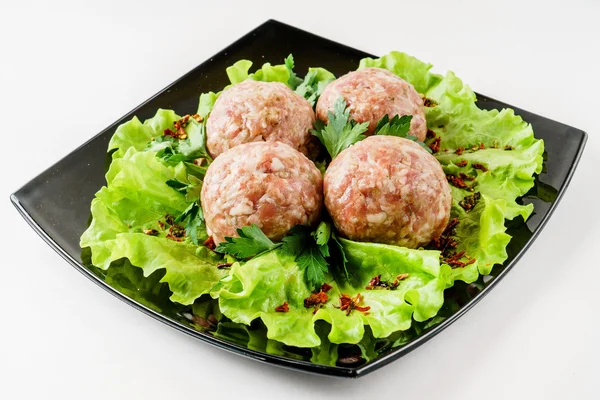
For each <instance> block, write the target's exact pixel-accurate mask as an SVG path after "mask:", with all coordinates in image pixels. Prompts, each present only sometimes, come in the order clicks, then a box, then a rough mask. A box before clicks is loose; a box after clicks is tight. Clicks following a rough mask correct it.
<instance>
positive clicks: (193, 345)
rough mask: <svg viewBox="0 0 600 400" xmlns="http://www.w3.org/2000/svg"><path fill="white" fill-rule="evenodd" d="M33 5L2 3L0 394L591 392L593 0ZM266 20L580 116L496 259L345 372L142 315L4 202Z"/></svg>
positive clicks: (596, 244) (596, 242)
mask: <svg viewBox="0 0 600 400" xmlns="http://www.w3.org/2000/svg"><path fill="white" fill-rule="evenodd" d="M11 3H13V4H16V3H24V2H11ZM49 3H52V5H51V6H45V5H43V4H42V2H39V4H31V5H26V4H21V5H19V6H15V5H12V6H10V7H19V8H7V5H6V4H5V2H3V4H2V5H1V6H0V15H2V17H3V18H2V24H0V37H1V38H2V39H1V40H0V55H1V58H2V61H0V72H1V73H0V88H1V89H0V102H1V104H0V106H1V107H0V110H1V111H0V113H1V114H2V120H3V122H4V130H3V135H2V136H3V141H2V143H3V145H4V149H3V151H2V157H1V161H0V162H1V163H2V167H1V169H0V171H2V172H1V174H2V185H1V191H2V192H1V194H0V199H2V201H1V202H0V207H2V214H1V215H2V220H3V224H2V225H3V229H2V240H1V241H0V243H2V244H1V248H2V255H3V256H2V259H1V262H0V266H1V279H2V288H1V289H0V304H2V314H1V320H0V321H1V322H0V326H1V328H0V398H2V399H17V398H60V399H96V398H115V399H116V398H146V399H153V398H163V399H164V398H172V399H178V398H192V397H193V398H208V396H209V395H210V396H211V398H233V397H234V396H235V397H236V398H240V399H252V398H265V399H268V398H276V399H280V398H311V399H317V398H325V396H327V398H328V399H338V398H339V399H348V398H355V397H356V398H373V397H374V396H375V397H376V398H384V395H388V396H390V397H389V398H406V399H410V398H443V399H445V400H451V399H481V398H486V399H488V400H489V399H505V398H512V399H520V398H528V399H565V398H572V399H597V398H600V395H599V393H598V390H599V389H598V386H597V379H598V376H599V375H600V368H599V364H598V358H599V357H600V344H599V343H600V341H599V340H598V337H599V335H600V334H599V331H600V325H599V322H598V320H599V313H598V306H597V301H598V295H597V293H599V292H600V286H599V285H600V283H599V280H598V278H597V276H598V274H597V269H598V256H597V252H598V249H599V248H600V224H599V222H600V221H599V219H600V217H599V213H598V198H599V197H600V189H599V186H600V185H599V180H598V174H597V160H598V157H599V151H600V143H599V142H600V141H599V140H598V133H599V129H598V122H597V121H598V117H597V115H598V113H599V110H600V108H599V107H600V103H599V101H598V93H600V85H599V83H598V82H599V80H598V77H597V75H598V70H599V69H600V63H599V59H598V44H597V40H598V39H599V38H600V30H599V28H598V26H599V24H598V21H597V17H598V16H599V15H600V7H599V3H598V2H597V1H595V0H588V1H576V0H571V1H569V2H562V3H566V4H568V7H565V8H557V7H554V6H551V5H549V3H551V2H547V1H546V2H540V4H535V5H534V4H531V5H529V4H528V2H526V1H517V2H514V3H512V4H509V3H510V2H502V1H496V2H490V3H489V4H490V5H484V4H485V3H487V2H485V3H484V2H481V1H471V2H469V3H468V4H467V2H464V3H465V4H464V6H461V7H458V6H450V5H449V3H451V2H447V1H434V0H429V1H426V2H419V1H416V2H412V3H413V4H412V5H400V2H397V4H398V5H396V6H393V7H391V6H383V5H382V6H380V7H376V6H375V3H376V2H375V1H368V2H364V3H363V4H368V5H369V6H372V9H371V10H369V11H365V12H363V11H361V12H360V13H357V12H356V10H357V9H359V8H357V7H354V6H352V5H351V4H350V3H349V2H347V1H346V2H340V3H339V4H340V5H333V4H331V5H330V4H325V2H324V1H319V2H314V4H312V5H311V4H309V3H308V2H301V3H295V4H296V5H297V9H295V10H293V11H292V10H289V9H288V8H287V7H288V6H287V5H285V4H286V2H283V1H281V0H279V1H276V2H271V3H270V4H266V3H265V4H259V3H262V2H260V1H251V2H243V4H246V5H245V6H242V5H239V6H237V7H233V6H232V4H233V3H232V2H230V1H218V2H210V4H203V5H200V4H201V3H205V2H200V1H196V2H192V1H189V2H187V3H182V4H177V2H175V1H169V2H159V1H153V2H151V3H150V2H133V1H131V2H129V1H123V0H121V1H104V2H97V4H96V5H95V6H82V5H79V3H83V2H73V4H67V3H66V2H64V1H57V2H49ZM332 3H333V2H332ZM142 4H144V5H142ZM421 4H422V6H421ZM230 10H231V11H230ZM434 10H435V11H434ZM268 18H276V19H279V20H281V21H284V22H287V23H290V24H292V25H296V26H298V27H301V28H303V29H306V30H309V31H313V32H315V33H317V34H320V35H323V36H325V37H329V38H331V39H334V40H337V41H339V42H342V43H345V44H348V45H350V46H354V47H357V48H359V49H364V50H366V51H369V52H372V53H374V54H383V53H386V52H387V51H389V50H392V49H401V50H404V51H406V52H408V53H411V54H414V55H415V56H417V57H419V58H421V59H424V60H428V61H430V62H432V63H433V64H434V65H435V66H436V68H437V70H438V71H445V70H446V69H449V68H451V69H453V70H454V71H455V72H456V73H457V74H458V76H460V77H462V78H463V79H464V80H465V81H466V82H468V83H469V84H470V85H471V86H472V87H473V88H474V89H475V90H477V91H479V92H481V93H485V94H488V95H491V96H494V97H496V98H499V99H502V100H505V101H508V102H510V103H513V104H516V105H519V106H521V107H523V108H525V109H528V110H531V111H534V112H537V113H539V114H542V115H545V116H548V117H551V118H553V119H556V120H559V121H562V122H564V123H567V124H570V125H574V126H576V127H579V128H581V129H583V130H586V131H587V132H588V133H589V134H590V137H589V141H588V145H587V148H586V151H585V153H584V156H583V159H582V160H581V164H580V166H579V169H578V171H577V173H576V174H575V176H574V178H573V181H572V183H571V186H570V188H569V190H568V191H567V193H566V195H565V197H564V199H563V200H562V203H561V204H560V206H559V207H558V209H557V211H556V213H555V214H554V216H553V217H552V218H551V220H550V222H549V223H548V225H547V227H546V229H545V230H544V231H543V233H542V234H541V235H540V237H539V238H538V240H537V241H536V242H535V244H534V245H533V246H532V247H531V249H530V250H529V251H528V252H527V254H526V255H525V256H524V257H523V259H522V260H521V261H520V262H519V263H518V265H517V267H516V268H515V269H514V270H513V272H511V273H510V274H508V276H507V277H506V279H505V280H504V281H503V282H502V283H501V284H500V285H499V286H498V287H497V288H496V289H495V290H494V291H492V293H491V294H490V295H488V296H487V297H486V298H485V299H484V300H483V301H482V302H481V303H480V304H478V305H477V306H476V307H475V308H474V309H473V310H471V311H469V312H468V313H467V314H466V315H465V316H464V317H463V318H461V319H460V320H459V321H458V322H456V323H455V324H454V325H452V326H451V327H450V328H449V329H447V330H446V331H445V332H443V333H442V334H440V335H439V336H437V337H436V338H435V339H433V340H432V341H431V342H429V343H427V344H426V345H425V346H423V347H421V348H420V349H418V350H417V351H415V352H413V353H411V354H409V355H408V356H406V357H404V358H402V359H401V360H398V361H396V362H394V363H393V364H391V365H389V366H387V367H385V368H383V369H381V370H379V371H377V372H375V373H373V374H371V375H369V376H368V377H365V378H363V379H359V380H355V381H349V380H339V379H329V378H321V377H314V376H309V375H306V374H300V373H295V372H290V371H285V370H282V369H279V368H274V367H268V366H264V365H262V364H259V363H256V362H254V361H249V360H246V359H243V358H241V357H238V356H234V355H230V354H229V353H225V352H223V351H220V350H217V349H215V348H213V347H211V346H208V345H205V344H203V343H201V342H199V341H197V340H195V339H192V338H190V337H188V336H186V335H184V334H181V333H179V332H177V331H175V330H173V329H171V328H169V327H167V326H165V325H163V324H161V323H159V322H157V321H154V320H153V319H151V318H149V317H147V316H146V315H143V314H142V313H140V312H138V311H136V310H134V309H133V308H131V307H129V306H128V305H126V304H124V303H122V302H121V301H120V300H117V299H116V298H114V297H112V296H110V295H109V294H107V293H106V292H104V291H103V290H101V289H100V288H98V287H97V286H96V285H95V284H93V283H92V282H91V281H89V280H88V279H86V278H85V277H84V276H83V275H81V274H80V273H78V272H77V271H75V270H74V269H73V268H72V267H71V266H69V265H68V264H67V263H66V262H65V261H63V260H62V259H61V258H60V257H59V256H58V255H57V254H55V253H54V252H53V251H52V250H51V249H50V248H49V247H48V246H47V245H46V244H44V243H43V242H42V240H41V239H40V238H39V237H37V235H36V234H35V233H34V232H33V231H32V230H31V229H30V228H29V227H28V226H27V225H26V223H25V222H24V221H23V220H22V218H21V217H20V216H18V215H17V213H16V211H15V210H14V209H13V207H12V206H11V205H10V204H9V201H8V196H9V194H10V193H11V192H13V191H15V190H16V189H18V188H19V187H20V186H21V185H22V184H24V183H25V182H27V181H28V180H29V179H30V178H32V177H34V176H35V175H37V174H38V173H39V172H41V171H42V170H44V169H45V168H47V167H48V166H50V165H51V164H52V163H54V162H55V161H56V160H58V159H59V158H61V157H62V156H64V155H66V154H67V153H69V152H70V151H71V150H73V149H74V148H75V147H77V146H78V145H80V144H81V143H82V142H84V141H86V140H87V139H89V138H90V137H91V136H93V135H94V134H95V133H97V132H99V131H100V130H101V129H103V128H104V127H106V126H108V125H109V124H110V123H112V122H113V121H114V120H116V119H117V118H119V117H121V115H123V114H124V113H125V112H127V111H129V110H130V109H132V108H134V107H135V106H136V105H138V104H139V103H141V102H142V101H144V100H145V99H146V98H148V97H149V96H151V95H153V94H154V93H155V92H157V91H158V90H160V89H161V88H163V87H164V86H166V85H167V84H169V83H170V82H172V81H173V80H175V79H176V78H178V77H179V76H181V75H182V74H183V73H185V72H187V71H188V70H190V69H191V68H193V67H194V66H195V65H197V64H199V63H200V62H202V61H203V60H205V59H206V58H208V57H210V56H211V55H213V54H214V53H216V52H218V51H219V50H221V49H222V48H223V47H225V46H226V45H228V44H229V43H231V42H232V41H233V40H235V39H237V38H238V37H240V36H241V35H243V34H244V33H246V32H247V31H249V30H251V29H252V28H254V27H255V26H257V25H259V24H260V23H262V22H263V21H264V20H266V19H268ZM272 61H277V60H272Z"/></svg>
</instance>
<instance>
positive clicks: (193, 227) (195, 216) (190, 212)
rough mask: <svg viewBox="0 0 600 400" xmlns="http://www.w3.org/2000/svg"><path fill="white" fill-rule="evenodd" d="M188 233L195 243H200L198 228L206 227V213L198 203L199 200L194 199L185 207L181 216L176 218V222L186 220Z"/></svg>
mask: <svg viewBox="0 0 600 400" xmlns="http://www.w3.org/2000/svg"><path fill="white" fill-rule="evenodd" d="M186 220H187V223H186V224H185V232H186V235H187V236H188V237H189V238H190V239H191V240H192V242H193V243H194V244H196V245H197V244H198V230H199V229H204V213H203V212H202V208H201V207H200V205H199V204H198V200H196V201H194V202H193V203H192V204H190V205H189V207H188V208H186V209H185V211H184V212H183V213H181V215H180V216H179V217H177V218H176V219H175V223H179V222H184V221H186Z"/></svg>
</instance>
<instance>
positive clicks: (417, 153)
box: [323, 136, 452, 248]
mask: <svg viewBox="0 0 600 400" xmlns="http://www.w3.org/2000/svg"><path fill="white" fill-rule="evenodd" d="M323 184H324V186H323V191H324V194H325V206H326V207H327V210H328V211H329V213H330V214H331V217H332V219H333V222H334V224H335V226H336V228H337V229H338V231H339V232H340V233H341V234H342V235H343V236H345V237H347V238H349V239H353V240H358V241H366V242H378V243H388V244H397V245H400V246H405V247H411V248H416V247H419V246H423V245H425V244H427V243H429V242H430V241H431V240H432V239H434V238H437V237H439V236H440V235H441V234H442V232H443V231H444V228H445V227H446V225H447V223H448V218H449V216H450V206H451V203H452V196H451V193H450V187H449V185H448V182H447V181H446V176H445V175H444V172H443V171H442V167H441V165H440V163H439V162H438V161H437V160H436V159H435V158H434V157H433V156H432V155H431V154H429V153H428V152H427V151H425V150H424V149H423V148H422V147H421V146H419V145H418V144H417V143H415V142H413V141H411V140H408V139H403V138H399V137H395V136H371V137H368V138H366V139H365V140H363V141H361V142H358V143H357V144H355V145H353V146H351V147H349V148H348V149H346V150H344V151H343V152H341V153H340V155H338V156H337V157H336V158H335V159H334V160H333V162H332V163H331V164H330V165H329V168H328V169H327V172H326V173H325V178H324V183H323Z"/></svg>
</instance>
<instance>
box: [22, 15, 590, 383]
mask: <svg viewBox="0 0 600 400" xmlns="http://www.w3.org/2000/svg"><path fill="white" fill-rule="evenodd" d="M401 46H402V44H401V43H399V44H398V48H399V50H401ZM390 50H392V49H390ZM290 53H293V54H294V58H295V60H296V71H299V73H304V71H306V70H307V69H308V67H309V66H322V67H325V68H327V69H328V70H330V71H331V72H333V73H334V74H335V75H336V76H340V75H342V74H344V73H346V72H348V71H351V70H354V69H356V68H357V67H358V61H359V60H360V59H361V58H363V57H373V56H372V55H370V54H367V53H364V52H362V51H359V50H356V49H352V48H350V47H347V46H344V45H341V44H338V43H335V42H332V41H330V40H327V39H324V38H321V37H319V36H315V35H313V34H310V33H308V32H305V31H302V30H299V29H296V28H293V27H291V26H288V25H285V24H282V23H279V22H277V21H272V20H271V21H268V22H266V23H264V24H263V25H261V26H259V27H258V28H256V29H255V30H253V31H252V32H250V33H248V34H247V35H245V36H244V37H242V38H241V39H239V40H238V41H236V42H235V43H233V44H232V45H230V46H229V47H227V48H226V49H224V50H223V51H222V52H220V53H219V54H217V55H215V56H214V57H213V58H211V59H210V60H209V61H206V62H204V63H203V64H201V65H199V66H198V67H196V68H195V69H194V70H192V71H191V72H189V73H188V74H186V75H184V76H183V77H182V78H180V79H179V80H177V81H176V82H175V83H173V84H172V85H170V86H169V87H167V88H165V89H164V90H163V91H161V92H160V93H158V94H157V95H155V96H154V97H152V98H151V99H149V100H148V101H146V102H145V103H143V104H142V105H140V106H139V107H137V108H136V109H135V110H133V111H131V112H130V113H128V114H127V115H125V116H124V117H123V118H121V119H120V120H118V121H116V122H115V123H114V124H112V125H111V126H109V127H108V128H106V129H105V130H104V131H102V132H101V133H99V134H98V135H97V136H95V137H94V138H92V139H91V140H90V141H88V142H87V143H85V144H84V145H82V146H81V147H79V148H78V149H77V150H75V151H73V152H72V153H71V154H69V155H68V156H67V157H65V158H63V159H62V160H60V161H59V162H58V163H56V164H55V165H54V166H52V167H51V168H49V169H47V170H46V171H44V172H42V173H41V174H40V175H39V176H37V177H36V178H34V179H33V180H32V181H30V182H29V183H27V184H26V185H25V186H23V187H22V188H21V189H20V190H18V191H17V192H16V193H14V194H13V195H12V196H11V200H12V202H13V203H14V205H15V206H16V207H17V209H18V211H19V212H20V213H21V214H22V215H23V217H24V218H25V219H26V221H27V222H28V223H29V224H30V225H31V226H32V227H33V228H34V229H35V230H36V231H37V232H38V233H39V235H40V236H41V237H42V238H43V239H44V240H45V241H46V242H47V243H48V244H49V245H50V246H51V247H52V248H53V249H54V250H56V251H57V252H58V253H59V254H60V255H61V256H62V257H64V258H65V259H66V260H67V261H68V262H69V263H71V264H72V265H73V266H74V267H76V268H77V269H78V270H79V271H80V272H82V273H83V274H84V275H86V276H87V277H88V278H90V279H92V280H93V281H95V282H96V283H97V284H98V285H100V286H101V287H103V288H104V289H106V290H107V291H109V292H111V293H112V294H113V295H115V296H117V297H119V298H121V299H122V300H124V301H125V302H127V303H129V304H130V305H132V306H134V307H136V308H137V309H139V310H141V311H143V312H145V313H147V314H148V315H150V316H152V317H154V318H156V319H158V320H160V321H162V322H164V323H166V324H168V325H170V326H172V327H174V328H176V329H178V330H181V331H183V332H185V333H187V334H190V335H192V336H194V337H197V338H198V339H200V340H203V341H205V342H208V343H211V344H213V345H215V346H218V347H220V348H222V349H226V350H229V351H232V352H234V353H237V354H240V355H244V356H246V357H250V358H253V359H256V360H259V361H263V362H268V363H272V364H275V365H279V366H283V367H287V368H292V369H297V370H302V371H307V372H313V373H318V374H325V375H335V376H342V377H357V376H362V375H365V374H366V373H368V372H371V371H373V370H375V369H377V368H379V367H382V366H384V365H386V364H387V363H389V362H391V361H393V360H395V359H398V358H399V357H401V356H402V355H404V354H406V353H408V352H410V351H412V350H414V349H415V348H416V347H418V346H420V345H421V344H423V343H424V342H426V341H427V340H429V339H430V338H432V337H433V336H435V335H436V334H437V333H439V332H441V331H442V330H443V329H445V328H446V327H447V326H448V325H450V324H451V323H452V322H454V321H455V320H456V319H457V318H459V317H460V316H461V315H462V314H464V313H465V312H466V311H467V310H469V309H470V308H471V307H472V306H473V305H474V304H475V303H477V302H478V301H479V300H481V298H483V296H485V295H486V294H487V293H488V292H489V291H490V289H492V288H493V287H494V286H495V285H496V284H497V283H498V282H499V281H500V279H501V278H502V277H503V276H504V275H505V274H506V273H508V271H509V270H510V269H511V268H512V267H513V266H514V265H515V263H516V261H517V260H518V259H519V258H520V257H521V255H522V254H523V253H524V252H525V251H526V250H527V248H528V247H529V246H530V244H531V243H532V242H533V240H534V239H535V238H536V236H537V235H538V233H539V232H540V230H541V229H542V228H543V226H544V225H545V223H546V221H547V220H548V218H549V217H550V215H551V214H552V212H553V211H554V208H555V207H556V205H557V203H558V201H559V200H560V198H561V196H562V195H563V193H564V191H565V190H566V188H567V186H568V184H569V181H570V179H571V176H572V174H573V172H574V170H575V168H576V166H577V163H578V161H579V158H580V156H581V153H582V151H583V148H584V145H585V141H586V137H587V135H586V134H585V132H583V131H581V130H579V129H576V128H573V127H570V126H567V125H564V124H561V123H558V122H555V121H552V120H550V119H547V118H544V117H541V116H539V115H535V114H532V113H529V112H527V111H525V110H521V109H519V108H517V107H514V106H511V105H508V104H505V103H502V102H499V101H496V100H493V99H491V98H488V97H486V96H482V95H478V105H479V106H480V107H481V108H485V109H500V108H506V107H510V108H513V109H514V110H515V113H516V114H518V115H521V116H522V117H523V118H524V119H525V120H526V121H527V122H529V123H531V124H532V125H533V128H534V131H535V134H536V137H537V138H541V139H544V141H545V145H546V152H547V161H546V163H545V169H544V172H543V173H542V174H541V175H540V176H539V179H538V180H537V183H536V186H535V187H534V188H533V189H532V190H531V191H530V193H529V194H528V195H526V196H525V197H524V198H523V201H524V202H526V203H527V202H532V203H534V205H535V213H534V214H533V215H532V217H531V218H530V219H529V221H527V223H526V224H525V223H523V222H522V221H520V222H519V221H516V222H511V223H510V224H509V225H508V231H507V232H508V233H509V234H511V235H512V236H513V240H512V241H511V243H510V244H509V248H508V252H509V259H508V260H507V261H506V262H505V263H504V265H503V266H496V267H495V268H494V270H493V271H492V275H491V276H487V277H482V278H480V280H479V281H478V282H475V283H473V284H471V285H464V284H460V283H458V284H457V285H456V286H455V287H454V288H451V289H449V290H447V291H446V299H447V301H446V304H445V306H444V308H443V309H442V311H441V314H442V315H443V316H444V317H445V319H444V320H443V321H441V322H438V323H437V324H436V325H433V326H422V327H419V329H412V330H411V331H410V332H408V333H407V334H406V335H404V336H402V337H400V338H394V340H393V341H392V340H385V339H384V340H378V341H374V342H373V343H372V344H371V345H372V348H369V349H366V350H365V349H363V352H361V351H360V350H359V349H357V346H340V347H339V348H338V349H337V351H338V354H339V355H338V357H337V362H335V360H334V363H335V365H322V364H318V363H317V362H311V361H310V359H311V352H310V351H307V350H306V349H295V348H288V347H287V346H275V347H276V348H273V346H270V345H268V344H267V345H266V347H265V346H264V345H257V344H256V343H257V342H261V341H262V342H266V338H261V337H260V335H261V334H263V333H262V332H263V331H262V330H261V326H259V325H260V324H256V325H257V326H254V324H253V325H252V326H251V327H249V328H247V327H243V326H241V325H237V324H233V323H231V322H226V321H225V322H220V323H216V321H215V320H214V319H211V318H209V319H208V320H207V319H203V320H197V319H192V318H191V310H189V307H188V308H186V307H179V306H176V305H173V304H172V303H170V302H169V301H168V296H169V292H168V288H167V287H165V286H164V284H161V283H159V282H158V281H159V280H160V277H161V276H160V274H156V273H155V274H153V275H152V276H150V277H149V278H146V279H143V278H142V277H141V270H139V269H138V268H135V267H131V266H130V265H127V264H126V263H124V264H123V265H120V266H117V267H115V268H114V270H113V267H111V268H110V269H109V271H110V270H113V271H112V272H106V271H100V270H97V269H96V268H94V267H93V266H90V265H89V254H87V253H86V251H83V252H82V250H81V249H80V247H79V237H80V236H81V234H82V233H83V231H84V230H85V229H86V228H87V226H88V223H89V219H90V203H91V201H92V199H93V197H94V194H95V193H96V191H98V190H99V189H100V187H102V186H103V185H104V184H105V179H104V174H105V171H106V167H107V165H108V164H107V163H108V158H107V155H106V149H107V145H108V141H109V139H110V137H111V135H112V134H113V132H114V131H115V129H116V128H117V126H118V125H120V124H121V123H123V122H126V121H127V120H129V119H131V118H132V117H133V116H134V115H137V116H138V118H139V119H141V120H144V119H146V118H150V117H152V116H153V115H154V113H155V112H156V110H157V109H158V108H172V109H174V110H175V111H176V112H177V113H178V114H180V115H184V114H186V113H194V112H195V111H196V108H197V104H198V103H197V102H198V96H199V94H200V93H202V92H207V91H211V90H212V91H215V92H216V91H219V90H221V89H222V88H223V87H224V86H225V85H226V84H228V83H229V82H228V80H227V76H226V74H225V68H226V67H228V66H229V65H231V64H233V63H234V62H235V61H237V60H240V59H243V58H244V59H249V60H251V61H253V62H254V66H255V67H257V66H260V65H262V63H263V62H266V61H269V62H271V63H278V62H280V61H281V60H283V59H284V58H285V57H286V56H287V55H288V54H290ZM482 73H485V71H483V72H482ZM157 272H158V271H157ZM203 325H204V326H203ZM263 335H264V334H263ZM365 351H366V353H368V354H370V355H369V356H365ZM315 361H316V360H315Z"/></svg>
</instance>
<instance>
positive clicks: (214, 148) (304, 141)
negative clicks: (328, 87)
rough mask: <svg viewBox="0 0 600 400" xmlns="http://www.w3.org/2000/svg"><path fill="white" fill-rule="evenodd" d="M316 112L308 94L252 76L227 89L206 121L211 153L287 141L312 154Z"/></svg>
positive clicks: (216, 154) (315, 146) (286, 142)
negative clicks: (243, 145) (246, 145)
mask: <svg viewBox="0 0 600 400" xmlns="http://www.w3.org/2000/svg"><path fill="white" fill-rule="evenodd" d="M314 121H315V113H314V112H313V109H312V107H311V105H310V104H309V103H308V101H306V99H304V97H302V96H300V95H298V94H296V93H294V92H293V91H292V90H291V89H290V88H289V87H287V86H286V85H284V84H283V83H280V82H258V81H255V80H252V79H248V80H246V81H244V82H242V83H239V84H237V85H234V86H232V87H230V88H229V89H226V90H225V91H223V93H222V94H221V96H219V98H218V99H217V101H216V102H215V106H214V108H213V110H212V112H211V113H210V116H209V117H208V121H207V123H206V144H207V147H208V151H209V153H210V155H211V156H212V157H213V158H214V157H217V156H218V155H219V154H221V153H223V152H225V151H227V150H229V149H231V148H233V147H235V146H237V145H239V144H242V143H248V142H258V141H267V142H274V141H278V142H283V143H285V144H287V145H290V146H292V147H293V148H295V149H296V150H298V151H300V152H302V153H303V154H304V155H306V156H309V157H310V156H312V155H313V152H314V151H315V150H316V149H317V145H316V142H315V141H314V140H313V137H312V135H311V134H310V129H312V125H313V122H314Z"/></svg>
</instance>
